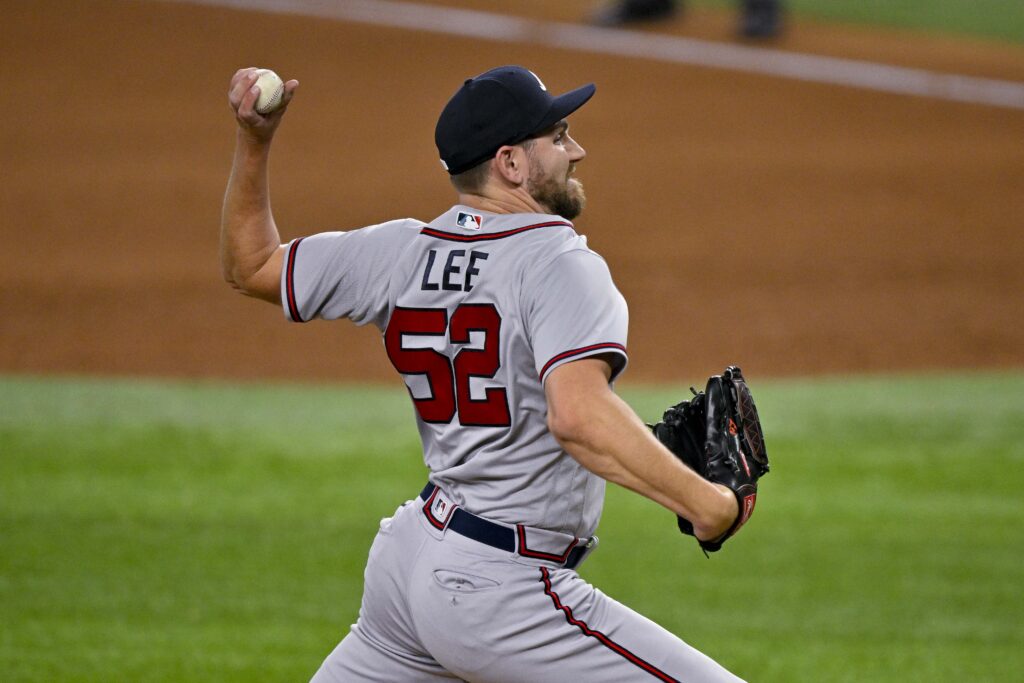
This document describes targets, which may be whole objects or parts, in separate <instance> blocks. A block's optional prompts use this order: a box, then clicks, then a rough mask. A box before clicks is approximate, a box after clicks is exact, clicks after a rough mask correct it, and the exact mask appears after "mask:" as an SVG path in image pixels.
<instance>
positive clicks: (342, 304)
mask: <svg viewBox="0 0 1024 683" xmlns="http://www.w3.org/2000/svg"><path fill="white" fill-rule="evenodd" d="M285 264H286V268H285V273H284V278H283V282H282V299H283V301H284V303H285V313H286V315H287V316H288V317H289V318H290V319H291V320H296V321H304V320H309V319H310V318H313V317H321V318H341V317H347V318H351V319H352V320H353V321H354V322H356V323H357V324H365V323H373V324H374V325H376V326H377V327H378V328H380V329H381V330H382V331H383V332H384V339H385V346H386V347H387V353H388V356H389V358H390V359H391V362H392V363H393V364H394V366H395V368H396V369H397V370H398V371H399V372H400V373H402V374H403V376H404V377H405V381H406V385H407V387H408V389H409V393H410V395H411V396H412V398H413V401H414V403H415V405H416V409H417V420H418V423H419V431H420V436H421V438H422V441H423V456H424V460H425V461H426V464H427V467H428V468H429V469H430V472H431V474H430V480H431V481H433V482H434V483H436V484H438V485H440V486H441V487H442V488H443V489H444V490H445V491H446V492H447V493H448V495H450V496H451V498H452V500H453V501H454V502H455V503H456V504H457V505H459V506H460V507H462V508H464V509H466V510H469V511H471V512H474V513H476V514H478V515H482V516H484V517H487V518H489V519H493V520H496V521H500V522H506V523H509V524H517V523H522V524H525V525H527V526H533V527H538V528H541V529H551V530H555V531H562V532H565V533H569V534H573V535H575V536H578V537H587V536H591V535H592V534H593V533H594V530H595V529H596V528H597V523H598V519H599V517H600V514H601V506H602V501H603V500H604V480H603V479H601V478H600V477H598V476H596V475H594V474H592V473H590V472H589V471H587V470H586V469H584V468H583V467H582V466H581V465H580V464H579V463H577V462H576V461H575V460H574V459H573V458H572V457H570V456H569V455H568V454H566V453H565V452H564V451H563V450H562V449H561V447H560V446H559V445H558V442H557V441H555V439H554V437H553V436H551V434H550V432H549V431H548V428H547V421H546V419H547V407H546V401H545V398H544V387H543V382H544V379H545V378H546V377H547V376H548V375H549V374H550V373H551V371H552V370H554V369H555V368H556V367H558V366H559V365H561V364H563V363H567V362H570V361H572V360H576V359H579V358H583V357H585V356H590V355H595V354H610V357H611V358H613V359H614V360H613V363H614V367H615V371H616V373H618V372H619V371H621V370H622V369H623V368H624V367H625V365H626V328H627V311H626V303H625V300H624V299H623V298H622V295H621V294H619V292H618V290H617V289H616V288H615V285H614V284H613V283H612V279H611V275H610V273H609V272H608V267H607V265H606V264H605V262H604V260H603V259H602V258H601V257H600V256H598V255H597V254H596V253H594V252H593V251H591V250H590V249H588V248H587V244H586V238H585V237H582V236H580V235H577V234H576V232H575V231H574V230H573V226H572V224H571V223H569V222H568V221H566V220H565V219H563V218H560V217H557V216H549V215H542V214H506V215H499V214H490V213H482V212H479V211H474V210H472V209H470V208H468V207H465V206H456V207H454V208H452V209H451V210H449V211H448V212H446V213H444V214H443V215H441V216H440V217H439V218H437V219H436V220H435V221H433V222H432V223H430V224H429V225H424V224H423V223H420V222H417V221H413V220H398V221H392V222H390V223H384V224H382V225H376V226H373V227H369V228H365V229H362V230H354V231H351V232H334V233H324V234H320V235H314V236H312V237H308V238H305V239H302V240H296V241H294V242H292V243H291V244H290V245H289V247H288V252H287V254H286V258H285Z"/></svg>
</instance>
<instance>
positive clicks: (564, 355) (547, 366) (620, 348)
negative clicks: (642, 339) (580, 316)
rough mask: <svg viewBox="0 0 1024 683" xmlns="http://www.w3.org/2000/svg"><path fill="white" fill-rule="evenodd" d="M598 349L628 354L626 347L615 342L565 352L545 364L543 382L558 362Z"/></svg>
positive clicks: (541, 374)
mask: <svg viewBox="0 0 1024 683" xmlns="http://www.w3.org/2000/svg"><path fill="white" fill-rule="evenodd" d="M598 349H614V350H615V351H621V352H622V353H623V354H625V353H626V347H625V346H623V345H622V344H616V343H614V342H605V343H603V344H591V345H590V346H584V347H583V348H579V349H572V350H570V351H563V352H562V353H560V354H558V355H557V356H555V357H554V358H552V359H551V360H549V361H548V362H547V363H545V364H544V367H543V368H541V371H540V379H541V381H543V380H544V375H546V374H547V372H548V370H549V369H550V368H551V366H552V365H554V364H555V363H557V362H558V361H560V360H565V359H566V358H572V357H573V356H579V355H581V354H584V353H590V352H591V351H596V350H598Z"/></svg>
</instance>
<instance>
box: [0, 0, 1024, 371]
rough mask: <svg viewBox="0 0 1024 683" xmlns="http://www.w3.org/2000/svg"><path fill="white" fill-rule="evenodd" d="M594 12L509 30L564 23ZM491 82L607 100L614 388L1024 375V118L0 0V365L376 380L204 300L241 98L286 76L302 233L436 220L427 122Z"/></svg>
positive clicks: (278, 168) (727, 16)
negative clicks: (508, 73) (893, 375)
mask: <svg viewBox="0 0 1024 683" xmlns="http://www.w3.org/2000/svg"><path fill="white" fill-rule="evenodd" d="M437 4H440V3H437ZM444 4H447V5H456V6H465V7H475V8H482V9H493V10H496V11H497V10H500V8H501V7H503V6H504V5H505V3H498V2H487V1H477V2H470V0H463V1H462V2H454V1H453V2H445V3H444ZM592 4H593V3H589V2H583V1H574V2H564V3H542V2H539V0H538V1H534V2H524V3H521V7H520V8H519V10H518V11H521V12H522V13H525V14H528V15H531V16H536V17H547V18H553V19H558V20H576V19H578V18H579V17H580V16H582V15H583V14H584V13H585V12H586V11H587V9H588V8H589V7H591V6H592ZM549 6H553V7H549ZM733 21H734V17H733V16H732V14H731V13H721V12H711V11H693V12H690V14H689V16H687V17H686V19H685V20H683V21H681V22H678V23H675V24H668V25H660V26H657V27H654V28H652V29H651V30H658V31H662V32H669V33H676V34H679V35H689V36H697V37H703V38H709V39H716V40H717V39H722V40H727V39H729V38H730V32H731V26H732V22H733ZM772 47H777V48H779V49H784V50H794V51H800V52H811V53H818V54H830V55H837V56H849V57H854V58H858V59H868V60H872V61H879V62H885V63H891V64H899V65H905V66H913V67H921V68H926V69H934V70H938V71H943V72H955V73H962V74H970V75H978V76H987V77H992V78H1003V79H1009V80H1016V81H1024V47H1021V46H1016V45H1006V44H992V43H985V42H980V41H976V40H966V39H965V40H960V39H952V38H943V37H936V36H924V35H917V34H910V33H905V32H894V31H880V30H869V29H865V28H844V27H836V26H827V25H809V24H796V25H794V26H792V27H791V31H790V32H789V33H788V34H787V36H786V37H785V38H784V39H782V40H781V41H779V42H778V43H776V44H773V45H772ZM502 63H521V64H524V65H526V66H528V67H530V68H532V69H533V70H535V71H536V72H538V73H539V74H541V75H542V77H543V78H544V80H545V82H546V83H547V84H548V86H549V88H551V89H552V90H555V91H563V90H567V89H569V88H571V87H575V86H576V85H579V84H581V83H583V82H587V81H594V82H596V83H597V84H598V93H597V95H596V96H595V98H594V100H593V101H592V102H591V103H590V104H588V105H587V106H586V107H584V108H583V109H582V110H580V112H578V113H577V114H576V115H574V117H573V119H572V127H573V134H574V136H575V137H576V139H577V140H578V141H579V142H580V143H581V144H582V145H583V146H584V147H585V148H586V149H587V151H588V158H587V159H586V161H585V162H584V163H583V164H581V166H580V169H579V172H578V173H579V177H580V178H581V179H582V180H583V181H584V183H585V185H586V188H587V193H588V197H589V205H588V210H587V211H586V213H585V214H584V215H583V216H582V217H581V218H580V219H579V220H578V221H577V229H578V231H579V232H581V233H583V234H586V235H587V236H588V238H589V241H590V245H591V246H592V247H593V248H594V249H596V250H597V251H598V252H600V253H601V254H603V255H604V256H605V257H606V259H607V260H608V262H609V264H610V266H611V270H612V273H613V275H614V276H615V279H616V282H617V283H618V285H619V287H620V289H621V290H622V291H623V293H624V294H625V296H626V298H627V300H628V301H629V304H630V311H631V336H630V343H629V347H630V357H631V361H630V364H631V368H630V371H629V372H628V373H627V375H626V377H627V378H628V379H629V380H631V381H634V380H644V381H670V380H671V381H688V382H694V381H697V380H699V379H700V378H702V377H704V376H706V375H707V374H708V373H709V372H712V371H716V370H719V369H721V367H723V366H724V365H725V364H727V363H731V362H737V363H740V364H741V365H743V367H744V369H745V370H746V371H747V374H748V375H750V376H757V375H788V374H816V373H834V372H850V371H865V370H867V371H891V370H907V369H938V368H978V367H986V368H995V367H1017V368H1019V367H1021V366H1022V365H1024V325H1022V324H1021V321H1020V318H1021V310H1022V309H1024V268H1022V266H1021V263H1022V262H1024V237H1022V227H1024V111H1020V110H1012V109H1000V108H995V107H989V106H980V105H971V104H958V103H951V102H945V101H939V100H933V99H926V98H919V97H908V96H900V95H891V94H882V93H876V92H868V91H863V90H856V89H850V88H845V87H839V86H826V85H813V84H807V83H801V82H797V81H791V80H783V79H778V78H769V77H764V76H757V75H750V74H742V73H735V72H728V71H721V70H711V69H704V68H697V67H687V66H681V65H673V64H666V63H661V62H656V61H648V60H643V59H625V58H621V57H612V56H602V55H598V54H589V53H581V52H575V51H569V50H559V49H552V48H545V47H541V46H538V45H525V46H524V45H516V44H506V43H495V42H489V41H486V40H473V39H471V38H465V37H461V38H456V37H452V36H444V35H437V34H430V33H422V32H416V31H409V30H399V29H387V28H376V27H369V26H364V25H356V24H346V23H339V22H331V21H326V20H317V19H310V18H302V17H293V16H271V15H265V14H258V13H249V12H240V11H231V10H224V9H212V8H203V7H196V6H191V5H186V4H174V3H172V4H162V3H152V2H115V1H111V0H98V1H95V2H84V1H76V2H56V1H54V0H40V1H38V2H13V3H5V9H4V22H3V23H2V25H0V77H2V82H3V83H4V84H5V86H6V88H7V93H8V98H7V106H6V107H5V113H4V118H5V121H4V125H3V127H2V131H3V132H2V141H3V146H2V148H3V152H2V155H3V171H4V172H3V183H2V184H0V217H2V223H0V239H2V242H3V247H2V248H0V320H2V322H0V372H15V373H80V374H147V375H160V376H204V377H231V378H278V379H304V380H341V379H345V380H359V381H371V380H381V379H388V378H393V376H394V373H393V370H391V369H390V366H388V364H387V359H386V357H385V355H384V353H383V349H382V344H381V341H380V337H379V335H378V334H377V333H376V331H375V330H373V329H367V328H363V329H357V328H354V327H353V326H351V325H348V324H326V323H319V322H318V323H312V324H309V325H292V324H288V323H285V322H284V319H283V316H282V314H281V312H280V311H276V310H274V309H273V308H272V307H270V306H267V305H265V304H259V303H256V302H252V301H246V300H243V299H242V298H241V297H239V296H238V295H237V294H234V293H232V292H231V291H230V290H229V288H228V287H227V286H226V285H225V284H224V283H223V281H222V280H221V277H220V273H219V266H218V254H217V239H218V237H217V232H218V224H219V213H220V201H221V197H222V193H223V190H224V184H225V181H226V177H227V172H228V169H229V167H230V161H231V150H232V146H233V142H234V123H233V120H232V118H231V115H230V112H229V110H228V107H227V103H226V88H227V83H228V80H229V79H230V77H231V75H232V73H233V72H234V71H235V70H236V69H237V68H240V67H243V66H250V65H253V66H266V67H269V68H273V69H274V70H276V71H277V72H278V73H280V74H281V75H282V76H283V77H285V78H293V77H294V78H298V79H299V80H300V81H301V82H302V85H301V87H300V90H299V92H298V95H297V97H296V99H295V101H294V103H293V105H292V108H291V110H290V111H289V113H288V115H287V118H286V120H285V122H284V125H283V128H282V130H281V131H280V133H279V136H278V140H276V142H275V150H274V154H273V161H272V188H273V191H272V195H273V201H274V210H275V215H276V217H277V220H278V223H279V225H280V227H281V231H282V235H283V237H284V238H285V239H289V238H292V237H296V236H300V235H302V234H307V233H310V232H318V231H322V230H336V229H349V228H353V227H359V226H362V225H367V224H372V223H376V222H380V221H383V220H386V219H390V218H395V217H403V216H413V217H417V218H421V219H424V220H429V219H431V218H433V217H434V216H436V215H438V214H440V213H441V212H443V211H444V210H445V209H446V208H447V206H448V205H449V204H450V201H451V199H452V194H451V190H450V187H449V185H448V182H447V180H446V177H445V175H444V174H443V172H442V171H441V169H440V168H439V166H438V163H437V160H436V152H435V150H434V148H433V143H432V141H433V125H434V121H435V119H436V116H437V113H438V112H439V111H440V109H441V107H442V106H443V104H444V102H445V101H446V100H447V98H448V97H449V96H450V94H451V93H452V92H453V90H454V89H455V87H456V86H457V85H458V83H459V82H460V80H461V79H463V78H465V77H468V76H470V75H473V74H475V73H478V72H480V71H483V70H485V69H487V68H490V67H491V66H494V65H497V64H502ZM382 276H383V275H382ZM391 381H395V380H394V379H392V380H391Z"/></svg>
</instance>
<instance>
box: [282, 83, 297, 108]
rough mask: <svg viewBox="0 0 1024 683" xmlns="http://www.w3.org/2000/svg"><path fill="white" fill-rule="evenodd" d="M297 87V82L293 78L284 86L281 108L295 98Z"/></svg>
mask: <svg viewBox="0 0 1024 683" xmlns="http://www.w3.org/2000/svg"><path fill="white" fill-rule="evenodd" d="M298 87H299V82H298V81H297V80H295V79H294V78H293V79H292V80H290V81H288V82H287V83H285V84H284V97H283V98H282V102H283V104H282V106H283V107H287V106H288V103H289V102H291V101H292V97H294V96H295V89H296V88H298Z"/></svg>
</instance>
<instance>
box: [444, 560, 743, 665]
mask: <svg viewBox="0 0 1024 683" xmlns="http://www.w3.org/2000/svg"><path fill="white" fill-rule="evenodd" d="M523 570H524V571H523V572H518V573H517V575H518V576H517V578H515V579H513V578H512V576H511V575H506V576H505V577H504V579H505V580H504V581H503V582H502V585H501V587H500V589H499V590H498V591H494V592H491V591H484V592H482V593H478V594H475V595H473V596H472V597H471V598H470V596H457V598H458V599H457V601H455V602H453V601H452V600H451V599H449V600H448V602H447V604H445V603H444V602H443V600H434V601H433V602H434V606H433V607H434V609H433V610H432V611H433V614H432V617H433V618H432V619H430V620H429V621H430V622H433V623H431V624H430V626H431V627H432V628H429V632H430V633H431V634H432V635H433V636H434V637H433V638H431V640H433V641H434V642H433V643H431V645H433V646H434V647H431V654H433V655H434V656H435V658H436V659H437V660H438V661H439V662H440V663H441V664H442V665H444V666H445V667H447V668H448V669H450V670H452V671H454V672H456V673H457V674H459V675H460V676H462V677H463V678H465V679H466V680H469V681H474V682H476V683H488V682H492V683H518V682H521V683H545V682H548V681H550V682H551V683H555V682H559V683H560V682H562V681H587V682H588V683H623V682H628V681H665V682H671V681H685V682H686V683H742V681H741V679H739V678H737V677H736V676H734V675H733V674H731V673H729V672H728V671H727V670H726V669H725V668H723V667H722V666H721V665H719V664H718V663H717V662H715V661H714V660H713V659H711V658H710V657H708V656H706V655H704V654H703V653H701V652H699V651H698V650H696V649H694V648H693V647H690V646H689V645H687V644H686V643H685V642H683V641H682V640H680V639H679V638H678V637H677V636H675V635H673V634H672V633H670V632H668V631H667V630H665V629H664V628H662V627H661V626H658V625H657V624H656V623H654V622H653V621H651V620H650V619H647V618H646V617H644V616H642V615H640V614H638V613H637V612H635V611H634V610H632V609H630V608H628V607H626V606H625V605H623V604H621V603H619V602H617V601H615V600H613V599H611V598H609V597H608V596H607V595H604V594H603V593H601V592H600V591H598V590H596V589H595V588H594V587H593V586H591V585H590V584H588V583H587V582H586V581H584V580H583V579H581V578H580V577H579V576H578V575H577V574H576V573H575V572H571V571H568V570H560V569H547V568H540V567H524V568H523ZM499 596H500V597H499ZM438 597H441V598H443V597H444V596H443V594H442V595H439V596H438ZM466 598H470V599H469V600H467V599H466ZM488 601H494V604H491V605H486V604H485V603H486V602H488ZM474 603H475V604H474ZM466 607H473V608H474V609H471V610H465V609H464V608H466ZM460 608H463V609H460ZM456 634H460V635H461V638H460V639H459V640H460V642H452V641H453V640H455V639H456V638H455V637H453V636H456ZM442 642H446V643H447V645H443V646H442V644H441V643H442Z"/></svg>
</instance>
